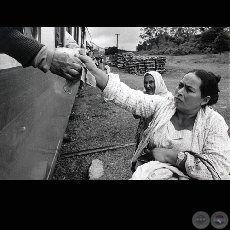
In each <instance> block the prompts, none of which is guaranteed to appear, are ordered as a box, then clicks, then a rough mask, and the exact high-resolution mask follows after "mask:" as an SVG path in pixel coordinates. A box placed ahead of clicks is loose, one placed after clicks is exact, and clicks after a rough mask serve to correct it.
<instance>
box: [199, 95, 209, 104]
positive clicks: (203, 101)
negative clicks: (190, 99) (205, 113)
mask: <svg viewBox="0 0 230 230" xmlns="http://www.w3.org/2000/svg"><path fill="white" fill-rule="evenodd" d="M210 99H211V97H210V96H207V97H205V98H203V99H202V101H201V106H202V105H206V104H208V102H209V100H210Z"/></svg>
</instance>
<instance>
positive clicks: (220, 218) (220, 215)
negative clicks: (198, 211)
mask: <svg viewBox="0 0 230 230" xmlns="http://www.w3.org/2000/svg"><path fill="white" fill-rule="evenodd" d="M211 224H212V226H213V227H214V228H216V229H223V228H225V227H226V226H227V224H228V216H227V215H226V213H224V212H221V211H218V212H215V213H213V214H212V217H211Z"/></svg>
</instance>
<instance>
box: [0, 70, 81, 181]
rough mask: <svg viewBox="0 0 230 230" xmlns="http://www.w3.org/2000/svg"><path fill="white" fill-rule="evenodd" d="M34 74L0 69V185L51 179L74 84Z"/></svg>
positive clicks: (61, 79)
mask: <svg viewBox="0 0 230 230" xmlns="http://www.w3.org/2000/svg"><path fill="white" fill-rule="evenodd" d="M64 84H65V79H64V78H61V77H59V76H56V75H54V74H52V73H50V72H49V73H46V74H44V73H43V72H42V71H40V70H38V69H34V68H33V67H30V68H25V69H24V68H22V67H16V68H12V69H7V70H0V180H42V179H49V178H51V175H52V170H53V168H54V165H55V162H56V158H57V155H58V150H59V148H60V147H61V143H62V139H63V135H64V133H65V129H66V126H67V124H68V120H69V115H70V113H71V110H72V106H73V103H74V100H75V95H76V93H77V91H78V86H79V84H76V85H75V86H74V87H73V89H72V94H68V93H66V92H64V90H63V85H64Z"/></svg>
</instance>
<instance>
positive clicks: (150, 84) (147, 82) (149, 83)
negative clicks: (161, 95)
mask: <svg viewBox="0 0 230 230" xmlns="http://www.w3.org/2000/svg"><path fill="white" fill-rule="evenodd" d="M144 87H145V90H146V93H147V94H151V95H153V94H155V87H156V86H155V80H154V77H153V76H152V75H150V74H146V75H145V76H144Z"/></svg>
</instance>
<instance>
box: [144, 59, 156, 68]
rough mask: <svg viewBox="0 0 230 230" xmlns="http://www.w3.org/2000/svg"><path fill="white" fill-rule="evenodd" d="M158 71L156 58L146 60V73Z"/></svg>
mask: <svg viewBox="0 0 230 230" xmlns="http://www.w3.org/2000/svg"><path fill="white" fill-rule="evenodd" d="M154 70H156V58H155V57H149V58H148V59H146V60H145V72H149V71H154Z"/></svg>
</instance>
